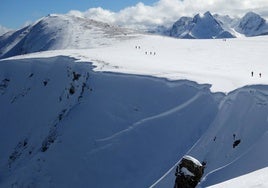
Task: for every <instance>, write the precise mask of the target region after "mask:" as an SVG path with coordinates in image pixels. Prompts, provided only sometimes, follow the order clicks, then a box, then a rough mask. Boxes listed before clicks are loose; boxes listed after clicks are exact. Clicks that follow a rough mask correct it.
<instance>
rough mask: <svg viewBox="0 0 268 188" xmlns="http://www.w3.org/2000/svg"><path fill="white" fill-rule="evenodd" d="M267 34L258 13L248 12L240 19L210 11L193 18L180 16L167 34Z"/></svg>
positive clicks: (201, 36) (267, 28) (267, 26)
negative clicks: (213, 13)
mask: <svg viewBox="0 0 268 188" xmlns="http://www.w3.org/2000/svg"><path fill="white" fill-rule="evenodd" d="M267 34H268V24H267V23H266V20H265V19H263V18H261V17H260V16H259V15H258V14H256V13H253V12H248V13H247V14H245V16H243V17H242V18H241V19H238V18H231V17H229V16H220V15H218V14H215V15H212V14H211V13H210V12H206V13H204V14H197V15H195V16H194V17H193V18H191V17H182V18H180V19H179V20H178V21H177V22H175V23H174V24H173V26H172V28H171V29H170V30H169V36H172V37H177V38H194V39H212V38H235V37H239V36H241V35H243V36H247V37H251V36H259V35H267Z"/></svg>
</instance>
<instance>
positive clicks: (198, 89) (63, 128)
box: [0, 31, 268, 188]
mask: <svg viewBox="0 0 268 188" xmlns="http://www.w3.org/2000/svg"><path fill="white" fill-rule="evenodd" d="M20 33H21V31H20ZM22 33H23V32H22ZM18 35H20V34H19V33H18ZM136 36H137V38H134V39H133V38H132V39H131V40H124V41H120V42H118V43H116V44H113V45H110V46H103V47H98V48H96V49H76V50H71V49H69V50H55V51H47V52H38V53H34V54H29V55H22V56H17V57H12V58H9V59H5V60H1V61H0V102H1V106H0V129H1V131H0V153H1V156H0V169H2V170H1V173H0V187H12V186H13V187H14V186H17V187H114V188H117V187H129V188H132V187H133V188H134V187H135V188H136V187H141V188H142V187H155V188H156V187H160V188H166V187H172V186H173V184H174V181H175V176H174V170H175V169H174V167H175V165H176V164H177V162H178V161H179V159H180V158H181V157H182V156H184V155H185V154H188V155H190V156H193V157H194V158H196V159H198V160H199V161H201V162H203V161H205V162H206V163H207V165H206V169H205V175H206V176H205V178H204V179H203V180H202V182H201V184H200V186H201V187H204V186H210V185H213V184H216V183H220V182H222V181H226V180H229V179H232V178H234V177H238V176H241V175H245V174H247V173H250V172H253V171H256V170H259V169H261V168H265V167H267V158H268V157H267V152H266V151H265V150H264V149H263V148H264V147H265V146H266V144H267V133H266V132H267V111H268V105H267V104H268V102H267V101H268V87H267V86H266V85H267V83H268V77H267V75H268V72H267V69H266V67H267V65H266V59H267V55H266V49H267V44H268V43H267V40H268V38H267V36H262V37H254V38H239V39H228V40H227V41H224V40H178V39H174V38H168V37H162V36H149V35H148V36H147V35H136ZM70 57H73V58H75V59H77V60H75V59H73V58H70ZM89 62H91V63H89ZM252 71H253V76H252V75H251V72H252ZM259 73H261V76H259ZM157 77H160V78H157ZM193 81H195V82H193ZM253 84H258V85H255V86H252V85H253ZM240 87H242V88H240ZM233 90H234V91H233ZM219 91H220V92H222V93H218V92H219Z"/></svg>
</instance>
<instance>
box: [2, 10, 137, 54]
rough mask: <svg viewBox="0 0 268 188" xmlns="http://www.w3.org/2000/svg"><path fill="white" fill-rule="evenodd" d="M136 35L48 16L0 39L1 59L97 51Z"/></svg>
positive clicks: (89, 22) (108, 26)
mask: <svg viewBox="0 0 268 188" xmlns="http://www.w3.org/2000/svg"><path fill="white" fill-rule="evenodd" d="M132 34H133V32H132V31H130V30H127V29H122V28H118V27H115V26H111V25H108V24H105V23H101V22H96V21H94V20H89V19H85V18H79V17H74V16H70V15H49V16H47V17H44V18H42V19H41V20H39V21H37V23H35V24H33V25H31V26H28V27H25V28H23V29H21V30H18V31H15V32H13V33H8V34H6V35H4V36H2V37H1V38H0V46H1V47H0V58H6V57H11V56H15V55H21V54H27V53H32V52H39V51H46V50H55V49H74V48H75V49H81V48H96V47H99V46H103V45H109V44H113V43H116V42H118V41H120V40H124V39H129V38H131V37H133V35H132Z"/></svg>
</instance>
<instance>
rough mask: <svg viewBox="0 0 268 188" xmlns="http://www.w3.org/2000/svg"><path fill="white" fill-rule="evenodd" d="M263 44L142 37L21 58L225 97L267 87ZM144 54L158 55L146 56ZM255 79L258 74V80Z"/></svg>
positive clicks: (261, 41) (249, 40)
mask: <svg viewBox="0 0 268 188" xmlns="http://www.w3.org/2000/svg"><path fill="white" fill-rule="evenodd" d="M267 41H268V37H255V38H239V39H229V40H227V41H223V40H178V39H173V38H168V37H162V36H143V35H140V36H139V38H138V39H132V40H128V41H123V42H121V43H119V44H115V45H113V46H109V47H102V48H96V49H87V50H67V51H49V52H44V53H37V54H31V55H28V56H27V55H25V56H23V58H27V57H28V58H31V57H53V56H57V55H66V56H71V57H74V58H76V59H79V60H80V61H86V62H93V65H94V66H96V68H95V69H94V70H95V71H108V72H120V73H128V74H138V75H150V76H154V77H160V78H167V79H169V80H185V79H187V80H192V81H196V82H198V83H200V84H211V90H212V91H213V92H224V93H228V92H230V91H233V90H235V89H237V88H240V87H243V86H246V85H254V84H267V83H268V76H267V75H268V70H267V69H266V59H267V55H266V49H267ZM135 46H140V47H141V49H136V48H135ZM122 52H123V53H122ZM146 52H147V53H150V52H152V53H154V52H156V55H146V54H145V53H146ZM18 58H22V57H18ZM222 65H224V66H222ZM252 71H254V76H253V77H251V72H252ZM259 73H262V77H261V78H260V77H259Z"/></svg>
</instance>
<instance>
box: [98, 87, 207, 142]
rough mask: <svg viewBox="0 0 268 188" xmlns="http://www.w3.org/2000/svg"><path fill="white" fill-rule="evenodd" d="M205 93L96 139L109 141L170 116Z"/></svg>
mask: <svg viewBox="0 0 268 188" xmlns="http://www.w3.org/2000/svg"><path fill="white" fill-rule="evenodd" d="M202 94H203V93H202V92H199V93H197V94H196V95H195V96H194V97H192V98H191V99H189V100H188V101H186V102H185V103H183V104H181V105H179V106H177V107H175V108H172V109H170V110H168V111H165V112H163V113H160V114H157V115H154V116H151V117H147V118H144V119H142V120H140V121H138V122H136V123H134V124H133V125H132V126H130V127H129V128H127V129H125V130H122V131H119V132H117V133H115V134H113V135H111V136H109V137H106V138H101V139H98V140H96V141H97V142H104V141H108V140H111V139H113V138H115V137H117V136H120V135H121V134H124V133H126V132H129V131H131V130H133V129H135V128H136V127H138V126H140V125H142V124H144V123H146V122H148V121H151V120H156V119H158V118H162V117H165V116H168V115H170V114H173V113H176V112H179V111H180V110H182V109H184V108H185V107H187V106H189V105H190V104H191V103H193V102H194V101H195V100H197V99H198V98H199V97H200V96H201V95H202Z"/></svg>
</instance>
